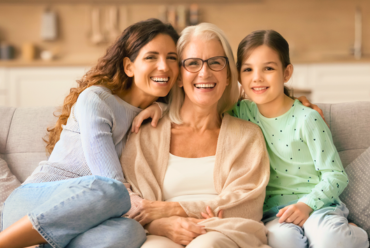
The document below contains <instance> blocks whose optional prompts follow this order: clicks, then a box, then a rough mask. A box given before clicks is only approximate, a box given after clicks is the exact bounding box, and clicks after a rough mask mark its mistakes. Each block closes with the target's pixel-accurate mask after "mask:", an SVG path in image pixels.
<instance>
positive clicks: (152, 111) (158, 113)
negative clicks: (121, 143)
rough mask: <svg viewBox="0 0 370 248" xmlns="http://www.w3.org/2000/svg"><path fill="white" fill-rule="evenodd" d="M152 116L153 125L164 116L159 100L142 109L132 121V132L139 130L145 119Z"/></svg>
mask: <svg viewBox="0 0 370 248" xmlns="http://www.w3.org/2000/svg"><path fill="white" fill-rule="evenodd" d="M148 118H152V122H151V124H152V126H153V127H156V126H157V123H158V121H159V119H160V118H162V109H161V107H160V105H159V103H157V102H153V104H152V105H150V106H149V107H147V108H146V109H144V110H143V111H141V112H140V113H139V114H138V115H137V116H136V117H135V118H134V120H133V121H132V125H131V132H135V133H137V132H139V128H140V126H141V124H142V123H143V121H144V120H146V119H148Z"/></svg>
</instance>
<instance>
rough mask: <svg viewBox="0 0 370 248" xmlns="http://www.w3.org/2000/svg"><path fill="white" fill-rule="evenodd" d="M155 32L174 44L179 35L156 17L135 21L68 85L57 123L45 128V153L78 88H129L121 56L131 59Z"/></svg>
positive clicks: (70, 106)
mask: <svg viewBox="0 0 370 248" xmlns="http://www.w3.org/2000/svg"><path fill="white" fill-rule="evenodd" d="M158 34H166V35H169V36H170V37H171V38H172V40H173V41H174V42H175V44H176V43H177V40H178V39H179V35H178V34H177V32H176V31H175V29H174V28H173V27H172V26H171V25H170V24H164V23H163V22H161V21H160V20H158V19H154V18H153V19H148V20H146V21H141V22H137V23H135V24H133V25H131V26H129V27H128V28H126V29H125V30H124V31H123V32H122V34H121V36H120V37H118V39H117V40H116V42H115V43H114V44H113V45H111V46H110V47H109V48H108V49H107V51H106V54H105V55H104V56H103V57H101V58H100V59H99V60H98V63H97V65H96V66H94V67H92V68H91V69H90V70H89V71H88V72H87V73H86V74H85V75H84V76H83V77H82V79H80V80H77V83H78V86H77V87H76V88H71V89H70V93H69V95H68V96H67V97H66V98H65V99H64V102H63V106H62V108H61V114H60V115H59V116H58V120H57V123H56V124H55V126H54V127H53V128H48V129H47V131H48V132H49V139H48V140H44V141H45V142H46V151H47V152H48V153H51V152H52V151H53V149H54V146H55V144H56V143H57V142H58V140H59V138H60V134H61V132H62V130H63V128H62V125H65V124H66V123H67V120H68V117H69V115H70V114H71V108H72V106H73V105H74V104H75V102H76V101H77V98H78V96H79V95H80V94H81V92H82V91H84V90H85V89H86V88H88V87H90V86H92V85H102V86H105V87H107V88H108V89H110V90H111V91H112V93H113V94H115V93H117V92H119V91H121V90H124V91H126V90H129V89H130V88H131V85H132V82H133V80H132V78H130V77H128V76H127V75H126V73H125V72H124V69H123V59H124V58H125V57H128V58H129V59H130V60H131V61H135V59H136V57H137V55H138V54H139V52H140V49H141V48H142V47H143V46H145V45H146V44H148V43H149V42H150V41H151V40H153V39H154V38H155V37H156V36H157V35H158ZM167 98H168V96H166V97H163V98H160V99H159V101H162V102H167Z"/></svg>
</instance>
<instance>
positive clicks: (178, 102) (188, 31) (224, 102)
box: [169, 23, 239, 124]
mask: <svg viewBox="0 0 370 248" xmlns="http://www.w3.org/2000/svg"><path fill="white" fill-rule="evenodd" d="M194 37H200V38H202V39H204V40H218V41H220V43H221V45H222V47H223V49H224V52H225V55H226V57H227V58H228V60H229V63H228V68H227V69H228V81H229V82H228V83H229V84H228V85H227V86H226V88H225V91H224V93H223V95H222V97H221V99H220V100H219V101H218V107H217V108H218V113H219V114H220V115H221V114H223V113H224V112H226V111H227V110H229V109H231V108H232V106H234V104H235V103H236V102H237V101H238V97H239V87H238V71H237V69H236V65H235V60H234V55H233V52H232V50H231V46H230V44H229V42H228V40H227V38H226V35H225V34H224V32H223V31H222V30H221V29H219V28H218V27H217V26H216V25H214V24H211V23H201V24H198V25H196V26H189V27H187V28H185V29H184V30H183V31H182V32H181V36H180V39H179V41H178V42H177V53H178V55H179V58H180V61H181V60H182V52H183V51H184V49H185V47H186V45H187V44H188V43H189V42H190V41H191V39H192V38H194ZM179 77H181V75H179ZM184 99H185V92H184V89H183V88H180V87H178V86H176V85H174V87H172V89H171V91H170V100H169V117H170V120H171V121H172V122H174V123H176V124H181V123H182V120H181V116H180V109H181V107H182V105H183V103H184Z"/></svg>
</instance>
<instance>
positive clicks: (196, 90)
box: [178, 37, 228, 108]
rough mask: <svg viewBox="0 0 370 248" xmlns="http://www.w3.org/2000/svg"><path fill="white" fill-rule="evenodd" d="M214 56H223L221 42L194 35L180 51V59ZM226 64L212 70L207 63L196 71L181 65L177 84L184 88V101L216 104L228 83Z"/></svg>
mask: <svg viewBox="0 0 370 248" xmlns="http://www.w3.org/2000/svg"><path fill="white" fill-rule="evenodd" d="M216 56H225V52H224V49H223V47H222V45H221V42H220V41H218V40H216V39H212V40H204V39H202V38H199V37H194V38H192V39H191V40H190V42H189V43H188V44H187V45H186V46H185V48H184V50H183V52H182V56H181V57H182V60H185V59H188V58H200V59H202V60H207V59H209V58H213V57H216ZM227 68H228V64H226V66H225V67H224V68H223V69H222V70H221V71H213V70H211V69H210V68H209V66H208V64H207V63H204V64H203V67H202V69H201V70H200V71H198V72H195V73H194V72H189V71H187V70H186V69H185V68H184V67H183V66H182V67H181V77H180V79H179V83H178V84H179V86H180V87H183V88H184V91H185V102H186V101H189V100H190V102H192V103H193V104H195V105H198V106H203V107H207V108H209V107H211V106H216V108H217V103H218V101H219V100H220V98H221V96H222V94H223V93H224V91H225V88H226V86H227V85H228V78H227V70H228V69H227Z"/></svg>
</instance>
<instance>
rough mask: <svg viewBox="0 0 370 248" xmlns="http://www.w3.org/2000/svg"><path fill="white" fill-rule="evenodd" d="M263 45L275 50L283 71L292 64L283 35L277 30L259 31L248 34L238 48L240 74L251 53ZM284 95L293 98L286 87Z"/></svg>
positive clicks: (237, 63)
mask: <svg viewBox="0 0 370 248" xmlns="http://www.w3.org/2000/svg"><path fill="white" fill-rule="evenodd" d="M262 45H266V46H268V47H270V48H271V49H273V50H275V51H276V52H277V53H278V55H279V58H280V61H281V63H282V65H283V70H284V69H285V68H286V67H287V66H288V65H289V64H290V57H289V44H288V42H287V41H286V40H285V39H284V37H283V36H281V34H279V33H278V32H276V31H275V30H257V31H254V32H252V33H250V34H248V35H247V36H246V37H245V38H244V39H243V40H242V41H241V42H240V43H239V46H238V52H237V62H236V68H237V69H238V72H239V73H240V69H241V65H242V63H243V60H244V58H245V57H246V56H248V55H249V54H250V52H251V51H252V50H253V49H255V48H257V47H259V46H262ZM284 94H285V95H287V96H289V97H291V94H290V90H289V89H288V87H286V86H284Z"/></svg>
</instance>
